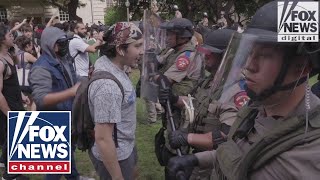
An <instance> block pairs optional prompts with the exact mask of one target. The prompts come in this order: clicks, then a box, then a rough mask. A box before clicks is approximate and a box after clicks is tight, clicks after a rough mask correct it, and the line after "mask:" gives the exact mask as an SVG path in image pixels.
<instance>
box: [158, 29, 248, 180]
mask: <svg viewBox="0 0 320 180" xmlns="http://www.w3.org/2000/svg"><path fill="white" fill-rule="evenodd" d="M234 32H235V31H234V30H230V29H220V30H216V31H213V32H210V33H208V35H207V36H206V37H207V38H206V39H205V41H204V45H203V46H201V47H199V48H198V50H197V51H198V52H199V53H200V54H201V56H202V57H203V59H204V62H205V69H206V70H207V71H208V72H210V73H211V74H210V76H208V77H206V78H205V79H204V80H203V81H202V82H200V83H199V84H198V85H197V87H196V88H195V89H194V90H193V93H192V96H193V97H194V98H195V99H194V100H193V106H194V108H195V112H194V114H195V119H194V120H193V123H190V125H189V128H188V131H182V130H176V131H173V132H172V133H169V144H170V146H171V147H172V148H180V147H181V146H187V145H189V146H191V147H192V148H193V153H196V152H201V151H204V150H211V149H216V148H217V147H218V145H219V144H220V143H223V142H225V141H226V135H227V134H228V132H229V129H230V126H231V125H232V124H233V122H234V120H235V117H236V114H237V112H238V109H239V108H241V107H242V106H243V105H244V104H239V103H238V101H234V99H237V98H238V97H239V94H241V95H242V98H246V99H247V100H248V99H249V98H248V96H246V94H244V93H243V92H244V85H243V84H244V81H240V82H239V83H237V84H235V85H233V86H231V87H230V88H229V89H230V90H228V99H227V100H226V101H224V102H223V103H218V102H217V99H219V98H220V95H221V91H213V90H212V85H213V83H214V81H213V80H214V76H215V74H216V72H217V70H218V68H219V65H220V63H221V60H222V57H223V54H224V52H225V49H226V48H227V46H228V43H229V41H230V39H231V37H232V34H233V33H234ZM159 99H160V101H161V102H162V101H166V100H167V99H169V100H170V102H171V103H173V104H175V105H176V106H178V107H184V103H183V102H182V101H183V100H186V99H188V98H187V97H185V96H180V97H177V96H175V95H174V94H172V93H171V94H170V92H167V93H164V92H163V91H160V95H159ZM210 174H211V170H210V169H208V170H206V171H204V170H202V171H199V170H198V169H197V170H194V171H193V174H192V176H191V177H190V179H205V178H208V177H210Z"/></svg>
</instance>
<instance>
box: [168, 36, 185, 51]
mask: <svg viewBox="0 0 320 180" xmlns="http://www.w3.org/2000/svg"><path fill="white" fill-rule="evenodd" d="M176 42H178V37H177V38H176ZM187 43H188V41H185V42H182V43H177V44H176V45H175V46H173V47H172V49H174V50H176V48H178V47H180V46H182V45H185V44H187Z"/></svg>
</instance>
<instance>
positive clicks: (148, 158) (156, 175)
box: [29, 70, 317, 180]
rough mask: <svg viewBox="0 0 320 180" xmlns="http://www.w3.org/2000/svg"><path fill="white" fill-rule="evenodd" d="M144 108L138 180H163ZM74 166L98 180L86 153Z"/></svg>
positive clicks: (139, 114) (35, 179)
mask: <svg viewBox="0 0 320 180" xmlns="http://www.w3.org/2000/svg"><path fill="white" fill-rule="evenodd" d="M130 76H131V79H132V82H133V84H134V85H135V84H136V83H137V81H138V79H139V71H138V70H134V71H133V73H132V74H131V75H130ZM316 81H317V79H316V77H313V78H311V79H310V85H312V84H314V83H315V82H316ZM146 117H147V115H146V107H145V104H144V101H143V100H141V99H138V100H137V121H138V122H137V131H136V143H137V150H138V157H139V158H138V168H139V170H138V172H139V177H138V178H137V179H139V180H162V179H164V173H163V167H161V166H160V165H159V163H158V161H157V159H156V156H155V153H154V136H155V134H156V133H157V132H158V130H159V128H160V127H161V124H160V123H156V124H154V125H146V124H144V122H145V121H146ZM76 164H77V168H78V171H79V173H80V174H81V175H83V176H87V177H92V178H95V179H99V178H98V176H96V174H95V170H94V168H93V166H92V164H91V161H90V159H89V157H88V155H87V152H81V151H76ZM29 177H30V178H31V179H32V180H40V179H43V176H41V175H30V176H29Z"/></svg>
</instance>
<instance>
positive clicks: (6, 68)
mask: <svg viewBox="0 0 320 180" xmlns="http://www.w3.org/2000/svg"><path fill="white" fill-rule="evenodd" d="M0 61H1V62H2V63H3V65H4V70H3V79H4V78H5V76H6V74H7V72H8V62H7V61H6V60H4V59H0Z"/></svg>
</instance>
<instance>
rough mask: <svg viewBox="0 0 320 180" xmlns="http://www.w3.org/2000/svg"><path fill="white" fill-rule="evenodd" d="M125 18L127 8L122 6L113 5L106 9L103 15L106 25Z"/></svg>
mask: <svg viewBox="0 0 320 180" xmlns="http://www.w3.org/2000/svg"><path fill="white" fill-rule="evenodd" d="M126 20H127V9H126V7H124V6H114V7H110V8H108V9H107V10H106V14H105V15H104V22H105V24H106V25H108V26H111V25H113V24H115V23H116V22H119V21H126Z"/></svg>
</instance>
